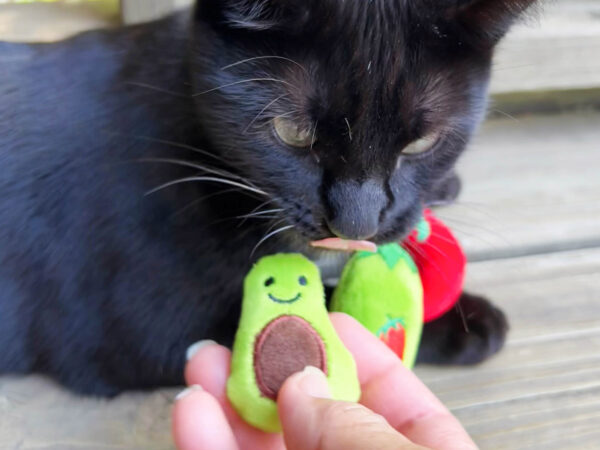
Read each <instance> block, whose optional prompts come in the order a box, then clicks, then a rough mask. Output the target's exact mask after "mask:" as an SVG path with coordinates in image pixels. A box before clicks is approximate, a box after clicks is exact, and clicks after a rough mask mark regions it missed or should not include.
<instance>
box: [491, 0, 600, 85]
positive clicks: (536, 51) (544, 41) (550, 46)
mask: <svg viewBox="0 0 600 450" xmlns="http://www.w3.org/2000/svg"><path fill="white" fill-rule="evenodd" d="M537 11H538V12H537V14H536V13H535V12H534V13H533V14H532V16H531V17H530V18H529V20H528V21H526V22H525V23H524V24H523V25H521V26H518V27H516V28H515V29H514V30H513V31H512V32H511V33H510V35H509V36H508V37H507V38H506V39H505V40H504V41H503V42H502V43H501V45H500V48H499V50H498V52H497V54H496V59H495V68H494V76H493V80H492V86H491V89H492V92H494V93H506V92H522V91H548V90H556V89H586V88H600V58H599V57H598V55H599V54H600V3H599V2H598V1H596V0H554V1H546V2H543V6H542V7H541V8H540V9H538V10H537Z"/></svg>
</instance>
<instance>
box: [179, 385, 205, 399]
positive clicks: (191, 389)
mask: <svg viewBox="0 0 600 450" xmlns="http://www.w3.org/2000/svg"><path fill="white" fill-rule="evenodd" d="M203 390H204V389H202V386H200V385H198V384H194V385H192V386H190V387H188V388H187V389H184V390H183V391H181V392H180V393H179V394H177V396H176V397H175V401H178V400H181V399H182V398H185V397H187V396H188V395H190V394H192V393H194V392H199V391H203Z"/></svg>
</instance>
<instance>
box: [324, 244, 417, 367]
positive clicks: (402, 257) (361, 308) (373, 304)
mask: <svg viewBox="0 0 600 450" xmlns="http://www.w3.org/2000/svg"><path fill="white" fill-rule="evenodd" d="M331 310H332V311H339V312H344V313H346V314H349V315H351V316H353V317H354V318H355V319H357V320H358V321H359V322H360V323H362V324H363V325H364V326H365V327H366V328H367V329H368V330H370V331H371V332H372V333H374V334H375V335H377V336H379V335H380V334H381V333H382V332H385V331H387V329H388V328H389V326H390V324H392V323H402V324H403V325H404V330H405V332H406V341H405V342H406V343H405V347H404V357H403V363H404V364H405V365H406V366H407V367H413V365H414V362H415V359H416V356H417V350H418V347H419V342H420V340H421V332H422V329H423V286H422V284H421V279H420V277H419V272H418V270H417V268H416V266H415V264H414V262H413V260H412V258H411V257H410V255H408V253H406V251H405V250H403V249H402V248H401V247H400V246H399V245H397V244H389V245H385V246H382V247H380V249H379V250H378V252H377V253H365V252H361V253H358V254H356V255H354V256H353V257H352V258H351V259H350V261H349V262H348V264H347V265H346V267H345V268H344V271H343V273H342V277H341V279H340V282H339V284H338V287H337V288H336V290H335V292H334V295H333V299H332V302H331Z"/></svg>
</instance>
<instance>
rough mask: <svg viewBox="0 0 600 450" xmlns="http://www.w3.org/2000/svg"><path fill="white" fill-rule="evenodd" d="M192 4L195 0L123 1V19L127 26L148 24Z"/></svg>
mask: <svg viewBox="0 0 600 450" xmlns="http://www.w3.org/2000/svg"><path fill="white" fill-rule="evenodd" d="M192 3H193V0H121V18H122V21H123V23H125V24H134V23H140V22H148V21H150V20H155V19H160V18H161V17H164V16H166V15H168V14H170V13H172V12H173V11H176V10H178V9H180V8H184V7H187V6H189V5H191V4H192Z"/></svg>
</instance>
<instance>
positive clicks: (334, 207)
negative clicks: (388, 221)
mask: <svg viewBox="0 0 600 450" xmlns="http://www.w3.org/2000/svg"><path fill="white" fill-rule="evenodd" d="M327 202H328V206H329V214H328V217H327V225H328V226H329V229H330V230H331V232H332V233H333V234H335V235H336V236H338V237H340V238H343V239H357V240H360V239H370V238H372V237H373V236H375V235H376V234H377V231H378V228H379V219H380V216H381V212H382V211H383V209H384V208H385V206H386V204H387V196H386V194H385V191H384V190H383V188H382V186H381V185H379V184H378V183H377V182H375V181H371V180H369V181H366V182H364V183H358V182H356V181H342V182H337V183H335V184H334V185H333V186H332V187H331V188H330V189H329V191H328V193H327Z"/></svg>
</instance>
